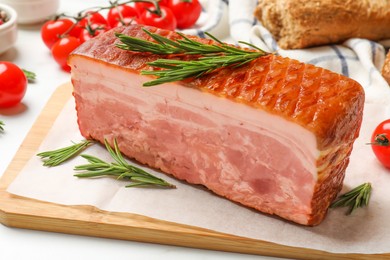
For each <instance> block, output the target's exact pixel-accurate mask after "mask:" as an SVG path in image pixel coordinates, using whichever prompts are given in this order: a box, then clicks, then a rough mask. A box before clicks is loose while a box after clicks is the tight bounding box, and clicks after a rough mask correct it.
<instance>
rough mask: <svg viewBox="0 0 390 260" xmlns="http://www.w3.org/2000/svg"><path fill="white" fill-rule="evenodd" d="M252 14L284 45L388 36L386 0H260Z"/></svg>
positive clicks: (389, 22) (389, 23)
mask: <svg viewBox="0 0 390 260" xmlns="http://www.w3.org/2000/svg"><path fill="white" fill-rule="evenodd" d="M255 16H256V17H257V19H258V20H259V21H260V22H261V23H262V24H263V26H264V27H265V28H267V29H268V30H269V31H270V32H271V34H272V35H273V36H274V38H275V39H276V40H277V42H278V44H279V46H280V47H281V48H283V49H298V48H305V47H310V46H317V45H324V44H330V43H338V42H342V41H344V40H347V39H349V38H365V39H370V40H381V39H388V38H390V1H388V0H372V1H370V0H316V1H307V0H259V2H258V6H257V8H256V10H255Z"/></svg>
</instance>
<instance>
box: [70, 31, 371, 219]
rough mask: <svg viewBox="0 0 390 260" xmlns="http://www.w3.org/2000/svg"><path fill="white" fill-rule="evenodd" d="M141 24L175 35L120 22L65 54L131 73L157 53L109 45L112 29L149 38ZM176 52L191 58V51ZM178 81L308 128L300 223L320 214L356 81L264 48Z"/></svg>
mask: <svg viewBox="0 0 390 260" xmlns="http://www.w3.org/2000/svg"><path fill="white" fill-rule="evenodd" d="M142 28H146V29H148V30H149V31H150V32H153V33H158V34H160V35H162V36H165V37H168V38H170V39H177V38H180V37H181V36H180V35H178V34H177V33H174V32H171V31H166V30H160V29H156V28H153V27H142V26H139V25H131V26H129V27H120V28H116V29H114V30H111V31H109V32H107V33H105V34H103V35H101V36H98V37H96V38H94V39H92V40H90V41H88V42H86V43H84V44H83V45H81V46H80V47H79V48H78V49H76V50H75V51H74V52H73V53H72V54H71V55H70V58H69V59H70V60H71V59H72V58H73V57H76V56H82V57H84V58H87V59H92V60H94V61H96V62H101V63H104V64H106V65H109V66H117V67H120V68H121V69H124V70H129V71H131V72H133V73H139V72H140V71H141V70H152V69H153V68H152V67H150V66H149V65H147V62H150V61H154V60H156V59H158V58H161V56H158V55H153V54H150V53H134V52H129V51H125V50H122V49H120V48H117V47H115V45H116V44H117V43H119V40H118V39H117V37H116V36H115V33H116V32H119V33H123V34H126V35H130V36H133V37H138V38H142V39H145V40H151V38H150V36H148V35H147V34H146V33H145V32H144V31H142ZM189 37H190V38H191V39H193V40H196V41H201V42H205V43H213V41H211V40H206V39H200V38H197V37H193V36H189ZM164 58H167V56H164ZM168 58H169V57H168ZM175 58H177V57H175ZM181 58H182V59H191V58H192V56H188V55H184V56H182V57H181ZM181 85H183V87H192V88H197V89H199V90H201V91H204V92H209V93H212V94H214V95H216V96H218V97H225V98H228V99H231V100H233V101H235V102H240V103H244V104H246V105H248V106H251V107H253V108H255V109H261V110H264V111H267V112H268V113H271V114H274V115H277V116H280V117H283V118H284V119H286V120H289V121H292V122H294V123H296V124H299V125H301V126H302V127H304V128H306V129H307V130H309V131H310V132H312V133H313V134H314V135H315V136H316V139H317V149H318V150H319V151H320V156H319V158H318V160H317V168H318V176H317V178H318V180H317V183H316V186H315V187H314V194H313V200H312V205H311V206H312V212H311V214H310V216H308V222H307V224H306V225H317V224H319V223H320V222H321V221H322V220H323V218H324V216H325V214H326V211H327V208H328V207H329V205H330V203H331V202H332V201H333V200H334V198H335V197H336V196H337V193H338V192H339V191H340V190H341V188H342V183H343V179H344V173H345V169H346V167H347V165H348V162H349V155H350V153H351V151H352V145H353V142H354V140H355V139H356V138H357V136H358V134H359V129H360V125H361V120H362V111H363V104H364V91H363V89H362V87H361V86H360V85H359V84H358V83H357V82H356V81H354V80H352V79H349V78H347V77H344V76H342V75H339V74H336V73H333V72H331V71H329V70H325V69H323V68H319V67H315V66H313V65H310V64H304V63H301V62H299V61H296V60H293V59H289V58H283V57H280V56H277V55H273V54H268V55H265V56H263V57H260V58H258V59H256V60H254V61H252V62H250V63H247V64H246V65H244V66H241V67H236V68H223V69H219V70H216V71H214V72H212V73H210V74H207V75H204V76H202V77H200V78H196V79H190V80H185V81H182V82H181Z"/></svg>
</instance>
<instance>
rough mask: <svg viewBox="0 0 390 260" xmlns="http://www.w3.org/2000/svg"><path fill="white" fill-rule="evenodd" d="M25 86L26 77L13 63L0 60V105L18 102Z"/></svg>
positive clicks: (24, 90)
mask: <svg viewBox="0 0 390 260" xmlns="http://www.w3.org/2000/svg"><path fill="white" fill-rule="evenodd" d="M26 88H27V78H26V76H25V75H24V73H23V71H22V70H21V69H20V68H19V67H18V66H16V65H15V64H13V63H11V62H7V61H0V107H1V108H7V107H12V106H15V105H17V104H19V103H20V101H21V100H22V98H23V97H24V94H25V93H26Z"/></svg>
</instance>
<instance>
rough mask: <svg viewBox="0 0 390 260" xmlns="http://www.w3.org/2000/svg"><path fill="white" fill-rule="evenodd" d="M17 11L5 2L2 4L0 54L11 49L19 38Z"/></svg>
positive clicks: (0, 7) (0, 14)
mask: <svg viewBox="0 0 390 260" xmlns="http://www.w3.org/2000/svg"><path fill="white" fill-rule="evenodd" d="M16 20H17V14H16V11H15V10H14V9H13V8H12V7H10V6H8V5H5V4H0V54H1V53H4V52H6V51H7V50H9V49H10V48H11V47H12V46H13V45H14V44H15V42H16V38H17V25H16Z"/></svg>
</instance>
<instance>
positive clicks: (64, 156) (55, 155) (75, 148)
mask: <svg viewBox="0 0 390 260" xmlns="http://www.w3.org/2000/svg"><path fill="white" fill-rule="evenodd" d="M92 143H93V142H92V141H90V140H83V141H81V142H80V143H73V145H71V146H67V147H64V148H60V149H56V150H52V151H46V152H41V153H38V154H37V156H39V157H41V159H42V160H43V165H44V166H49V167H52V166H57V165H59V164H61V163H63V162H65V161H66V160H68V159H70V158H73V157H74V156H76V155H77V154H79V153H80V152H81V151H83V150H84V149H85V148H87V147H88V146H89V145H91V144H92Z"/></svg>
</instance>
